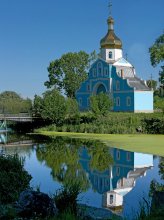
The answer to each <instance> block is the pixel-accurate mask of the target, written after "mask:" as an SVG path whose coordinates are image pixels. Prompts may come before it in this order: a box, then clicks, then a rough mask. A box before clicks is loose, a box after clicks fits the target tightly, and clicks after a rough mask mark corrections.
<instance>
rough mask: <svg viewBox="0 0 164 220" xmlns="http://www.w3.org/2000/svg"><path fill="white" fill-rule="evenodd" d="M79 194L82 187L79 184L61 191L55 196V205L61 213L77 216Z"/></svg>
mask: <svg viewBox="0 0 164 220" xmlns="http://www.w3.org/2000/svg"><path fill="white" fill-rule="evenodd" d="M79 193H80V186H79V185H78V184H74V185H72V186H65V187H64V188H62V189H59V190H58V191H57V192H56V194H55V195H54V200H55V204H56V207H57V208H58V210H59V212H60V213H63V212H65V211H70V212H71V213H73V214H75V215H77V197H78V195H79Z"/></svg>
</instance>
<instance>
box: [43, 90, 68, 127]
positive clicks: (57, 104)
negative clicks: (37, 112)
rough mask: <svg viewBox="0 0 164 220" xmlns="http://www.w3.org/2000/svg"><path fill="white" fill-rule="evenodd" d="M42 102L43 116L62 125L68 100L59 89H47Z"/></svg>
mask: <svg viewBox="0 0 164 220" xmlns="http://www.w3.org/2000/svg"><path fill="white" fill-rule="evenodd" d="M42 104H43V105H42V111H41V116H42V118H44V119H47V120H50V121H52V122H54V123H55V124H57V125H61V124H62V123H63V121H64V119H65V116H66V101H65V98H64V97H63V96H62V95H61V94H60V93H59V91H58V90H56V89H53V90H52V91H49V90H48V91H46V92H45V93H44V94H43V102H42Z"/></svg>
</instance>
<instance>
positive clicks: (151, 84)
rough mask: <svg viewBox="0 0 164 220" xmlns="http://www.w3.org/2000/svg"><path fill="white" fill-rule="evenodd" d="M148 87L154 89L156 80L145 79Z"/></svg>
mask: <svg viewBox="0 0 164 220" xmlns="http://www.w3.org/2000/svg"><path fill="white" fill-rule="evenodd" d="M146 83H147V85H148V87H149V88H151V89H153V90H154V91H155V90H156V89H157V81H156V80H147V81H146Z"/></svg>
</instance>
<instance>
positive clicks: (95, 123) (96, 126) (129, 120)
mask: <svg viewBox="0 0 164 220" xmlns="http://www.w3.org/2000/svg"><path fill="white" fill-rule="evenodd" d="M71 120H72V121H74V123H70V121H68V120H65V121H64V124H63V125H62V126H60V127H59V126H54V125H50V126H48V127H45V128H44V129H42V130H47V131H63V132H78V133H99V134H135V133H138V131H137V128H138V127H141V129H142V133H150V134H151V133H152V132H153V133H156V134H158V133H160V134H161V133H163V130H162V129H163V120H164V119H163V113H150V114H148V113H147V114H145V113H138V114H134V113H121V112H108V114H107V115H105V116H103V115H98V116H97V117H95V114H93V113H91V112H88V113H80V119H79V121H80V122H79V121H77V123H76V118H74V119H73V118H71ZM153 121H154V122H155V121H156V122H158V123H154V124H153ZM152 126H154V130H153V131H152V128H153V127H152Z"/></svg>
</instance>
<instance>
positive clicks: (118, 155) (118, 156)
mask: <svg viewBox="0 0 164 220" xmlns="http://www.w3.org/2000/svg"><path fill="white" fill-rule="evenodd" d="M117 160H120V151H119V150H117Z"/></svg>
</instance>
